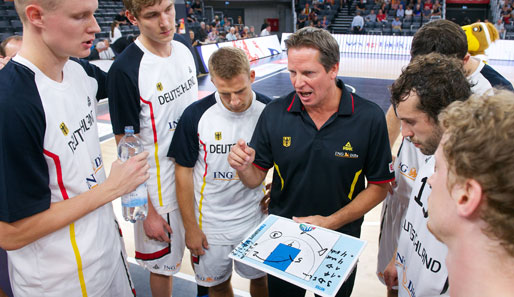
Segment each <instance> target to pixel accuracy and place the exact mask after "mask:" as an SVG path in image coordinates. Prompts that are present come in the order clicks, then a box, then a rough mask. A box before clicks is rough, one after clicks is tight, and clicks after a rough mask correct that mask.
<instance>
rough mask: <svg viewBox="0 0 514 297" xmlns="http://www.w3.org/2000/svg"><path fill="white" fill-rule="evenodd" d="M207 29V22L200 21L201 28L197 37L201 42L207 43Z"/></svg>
mask: <svg viewBox="0 0 514 297" xmlns="http://www.w3.org/2000/svg"><path fill="white" fill-rule="evenodd" d="M207 34H208V33H207V30H206V27H205V22H201V23H200V28H198V31H197V33H196V39H198V40H199V41H200V42H201V43H205V39H207Z"/></svg>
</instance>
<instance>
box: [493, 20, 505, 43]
mask: <svg viewBox="0 0 514 297" xmlns="http://www.w3.org/2000/svg"><path fill="white" fill-rule="evenodd" d="M494 27H495V28H496V31H498V34H500V38H501V39H505V26H504V25H503V20H502V19H501V18H499V19H498V21H497V22H496V23H495V24H494Z"/></svg>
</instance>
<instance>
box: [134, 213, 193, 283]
mask: <svg viewBox="0 0 514 297" xmlns="http://www.w3.org/2000/svg"><path fill="white" fill-rule="evenodd" d="M161 217H162V218H163V219H164V220H165V221H166V222H168V224H169V225H170V227H171V230H172V231H173V233H171V234H168V235H169V236H170V239H171V242H170V243H167V242H162V241H157V240H153V239H150V238H148V236H146V233H145V230H144V228H143V222H142V221H136V223H134V237H135V247H136V260H137V263H138V264H139V265H141V266H142V267H144V268H145V269H147V270H149V271H150V272H152V273H156V274H162V275H173V274H175V273H177V272H179V270H180V264H181V263H182V257H183V256H184V248H185V239H184V225H183V224H182V217H181V216H180V211H179V210H178V209H176V210H174V211H171V212H169V213H166V214H162V215H161Z"/></svg>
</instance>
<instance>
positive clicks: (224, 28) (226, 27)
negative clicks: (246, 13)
mask: <svg viewBox="0 0 514 297" xmlns="http://www.w3.org/2000/svg"><path fill="white" fill-rule="evenodd" d="M230 28H232V25H231V24H230V21H229V20H226V21H225V26H223V31H225V32H227V34H228V32H230Z"/></svg>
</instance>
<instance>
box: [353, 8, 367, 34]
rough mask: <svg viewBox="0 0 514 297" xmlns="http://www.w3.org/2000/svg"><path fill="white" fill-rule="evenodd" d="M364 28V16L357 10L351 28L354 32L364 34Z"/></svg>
mask: <svg viewBox="0 0 514 297" xmlns="http://www.w3.org/2000/svg"><path fill="white" fill-rule="evenodd" d="M363 29H364V18H362V16H361V12H360V11H357V12H355V16H354V17H353V20H352V26H351V30H352V33H353V34H362V33H363V31H362V30H363Z"/></svg>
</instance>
